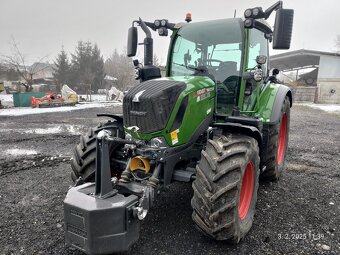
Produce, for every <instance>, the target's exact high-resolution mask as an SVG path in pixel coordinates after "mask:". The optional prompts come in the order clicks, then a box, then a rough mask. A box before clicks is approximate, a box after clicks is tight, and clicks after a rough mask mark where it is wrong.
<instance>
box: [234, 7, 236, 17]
mask: <svg viewBox="0 0 340 255" xmlns="http://www.w3.org/2000/svg"><path fill="white" fill-rule="evenodd" d="M234 18H236V9H235V11H234Z"/></svg>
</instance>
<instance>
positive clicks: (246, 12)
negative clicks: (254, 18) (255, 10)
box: [244, 9, 251, 18]
mask: <svg viewBox="0 0 340 255" xmlns="http://www.w3.org/2000/svg"><path fill="white" fill-rule="evenodd" d="M250 16H251V9H247V10H245V12H244V17H246V18H249V17H250Z"/></svg>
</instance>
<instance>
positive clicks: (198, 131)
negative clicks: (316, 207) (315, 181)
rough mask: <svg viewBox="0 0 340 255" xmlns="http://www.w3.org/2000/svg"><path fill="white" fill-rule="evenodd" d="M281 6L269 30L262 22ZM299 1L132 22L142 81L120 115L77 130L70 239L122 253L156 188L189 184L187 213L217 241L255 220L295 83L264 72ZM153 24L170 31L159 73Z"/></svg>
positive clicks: (68, 210) (282, 154)
mask: <svg viewBox="0 0 340 255" xmlns="http://www.w3.org/2000/svg"><path fill="white" fill-rule="evenodd" d="M274 11H275V12H276V17H275V24H274V29H273V30H274V31H273V30H272V27H271V26H270V25H269V24H268V23H267V22H266V20H267V19H268V18H269V16H270V15H271V14H272V13H273V12H274ZM293 15H294V11H293V10H291V9H283V7H282V2H281V1H279V2H277V3H275V4H274V5H272V6H271V7H269V8H268V9H266V10H265V11H264V10H263V9H262V8H260V7H256V8H250V9H247V10H246V11H245V12H244V18H231V19H220V20H212V21H205V22H196V23H195V22H191V15H187V17H186V22H183V23H177V24H174V23H171V22H169V21H168V20H166V19H160V20H155V21H154V22H146V21H143V20H142V19H141V18H139V19H138V20H135V21H133V22H132V27H131V28H130V29H129V31H128V44H127V53H128V56H129V57H133V56H135V55H136V50H137V45H138V38H137V37H138V36H137V35H138V33H137V27H138V26H139V27H140V28H141V29H142V30H143V31H144V33H145V38H144V41H143V43H141V44H143V45H144V64H142V63H140V62H139V61H138V60H134V61H133V62H134V65H135V71H136V78H137V79H140V81H141V82H140V83H139V84H138V85H136V86H134V87H132V88H131V89H129V90H128V92H127V93H126V94H125V96H124V99H123V115H111V114H98V116H101V117H107V118H109V119H110V120H109V121H107V122H106V123H104V124H100V125H99V126H97V127H96V128H94V129H90V130H89V132H88V134H86V135H84V136H81V138H80V143H79V144H78V145H77V146H76V147H75V150H74V156H73V161H72V163H71V164H72V169H73V171H72V174H71V175H72V179H73V181H74V182H75V185H74V187H72V188H70V189H69V191H68V193H67V196H66V198H65V201H64V217H65V233H66V243H67V244H68V245H70V246H73V247H75V248H77V249H79V250H81V251H83V252H85V253H87V254H107V253H114V252H122V251H127V250H128V249H129V248H130V247H131V245H132V244H134V243H135V242H137V240H138V238H139V232H140V223H141V221H142V220H143V219H144V218H145V217H146V215H147V213H148V212H149V210H151V208H152V205H153V202H154V201H155V199H157V194H158V193H159V191H160V190H161V189H162V190H164V187H166V186H168V185H170V184H171V183H173V182H187V183H192V189H193V197H192V199H191V206H192V209H193V213H192V219H193V222H194V224H195V225H196V227H197V229H198V230H200V231H201V232H203V233H204V234H205V235H207V236H208V237H211V238H213V239H216V240H229V242H232V243H238V242H239V241H240V240H241V239H242V238H244V236H245V235H246V234H247V232H248V231H249V229H250V228H251V226H252V224H253V220H254V213H255V204H256V200H257V191H258V187H259V178H263V179H267V180H271V181H273V180H277V179H278V178H279V177H280V175H281V173H282V171H283V169H284V167H285V160H286V152H287V146H288V133H289V121H290V107H291V106H292V93H291V91H290V89H289V88H288V87H286V86H284V85H282V84H279V82H278V81H277V78H276V75H277V74H278V70H277V69H276V70H274V71H273V72H272V73H271V74H269V69H270V68H269V63H268V62H269V60H268V57H269V56H268V55H269V46H268V45H269V43H272V47H273V49H289V47H290V41H291V35H292V27H293ZM151 30H153V31H157V32H158V34H159V35H160V36H167V35H168V33H169V30H170V31H171V32H172V35H171V42H170V47H169V51H168V59H167V63H166V75H165V77H161V72H160V69H159V68H158V67H156V66H154V65H153V39H152V36H151Z"/></svg>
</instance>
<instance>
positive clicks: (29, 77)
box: [2, 36, 48, 92]
mask: <svg viewBox="0 0 340 255" xmlns="http://www.w3.org/2000/svg"><path fill="white" fill-rule="evenodd" d="M11 47H12V55H4V56H2V62H3V63H4V64H6V65H7V66H8V67H9V68H10V69H13V70H15V72H16V73H17V74H18V75H19V77H20V78H22V79H23V80H24V81H25V83H22V85H23V86H24V87H25V89H26V92H30V91H32V90H33V87H32V84H33V77H34V75H35V74H37V73H39V72H41V71H43V70H45V69H46V68H48V66H47V65H40V63H42V62H43V61H44V60H45V59H46V58H47V56H44V57H42V58H40V59H39V60H38V61H37V62H35V63H34V64H33V65H31V66H28V65H27V62H26V59H25V56H24V54H23V53H22V52H21V51H20V49H19V47H18V44H17V42H16V41H15V39H14V37H13V36H12V41H11Z"/></svg>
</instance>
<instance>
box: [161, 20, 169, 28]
mask: <svg viewBox="0 0 340 255" xmlns="http://www.w3.org/2000/svg"><path fill="white" fill-rule="evenodd" d="M166 23H168V22H167V20H165V19H162V20H161V25H162V26H163V27H165V26H166Z"/></svg>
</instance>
